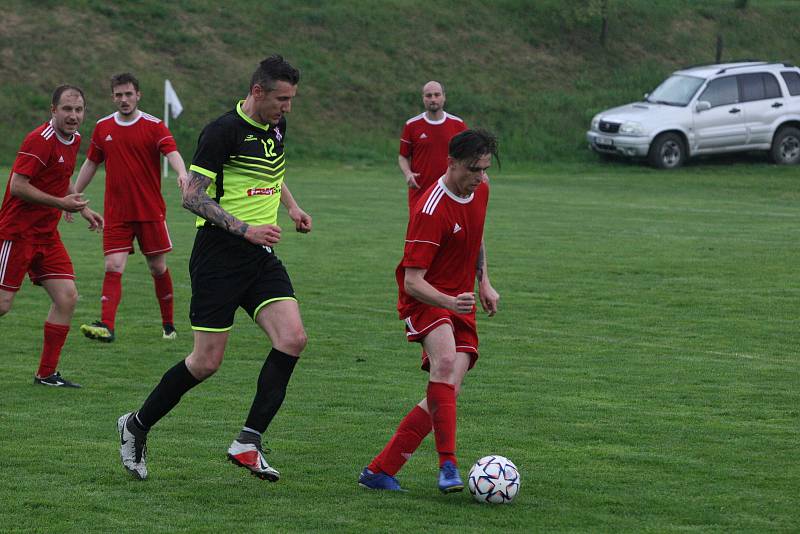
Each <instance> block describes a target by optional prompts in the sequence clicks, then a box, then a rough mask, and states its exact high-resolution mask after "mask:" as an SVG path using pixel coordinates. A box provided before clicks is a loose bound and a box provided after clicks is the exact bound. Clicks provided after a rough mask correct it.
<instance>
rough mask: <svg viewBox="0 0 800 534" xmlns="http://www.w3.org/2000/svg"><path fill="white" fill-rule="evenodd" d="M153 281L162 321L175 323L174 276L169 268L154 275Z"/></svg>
mask: <svg viewBox="0 0 800 534" xmlns="http://www.w3.org/2000/svg"><path fill="white" fill-rule="evenodd" d="M153 283H154V284H155V286H156V298H157V299H158V305H159V306H160V307H161V322H162V323H163V324H173V320H172V307H173V305H172V303H173V299H172V277H171V276H170V275H169V269H167V270H166V271H164V272H163V273H161V274H159V275H157V276H156V275H153Z"/></svg>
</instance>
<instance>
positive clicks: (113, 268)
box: [105, 256, 125, 273]
mask: <svg viewBox="0 0 800 534" xmlns="http://www.w3.org/2000/svg"><path fill="white" fill-rule="evenodd" d="M105 269H106V272H107V273H109V272H111V273H121V272H123V271H124V270H125V262H124V261H122V260H120V259H118V258H116V257H113V256H106V260H105Z"/></svg>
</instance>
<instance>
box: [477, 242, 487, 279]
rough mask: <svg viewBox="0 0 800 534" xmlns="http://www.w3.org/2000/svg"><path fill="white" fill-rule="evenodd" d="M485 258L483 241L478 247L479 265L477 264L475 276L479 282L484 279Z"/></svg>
mask: <svg viewBox="0 0 800 534" xmlns="http://www.w3.org/2000/svg"><path fill="white" fill-rule="evenodd" d="M485 258H486V253H485V252H484V250H483V243H481V248H480V249H478V265H476V266H475V267H476V270H475V278H477V280H478V282H482V281H483V262H484V260H485Z"/></svg>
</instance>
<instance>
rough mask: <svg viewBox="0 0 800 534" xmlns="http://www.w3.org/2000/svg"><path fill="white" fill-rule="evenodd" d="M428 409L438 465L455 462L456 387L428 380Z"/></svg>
mask: <svg viewBox="0 0 800 534" xmlns="http://www.w3.org/2000/svg"><path fill="white" fill-rule="evenodd" d="M428 409H429V410H430V411H431V420H432V421H433V435H434V437H435V438H436V452H438V453H439V467H441V466H442V464H443V463H444V462H446V461H448V460H449V461H451V462H453V463H454V464H456V465H458V463H457V462H456V388H455V386H453V385H452V384H446V383H444V382H428Z"/></svg>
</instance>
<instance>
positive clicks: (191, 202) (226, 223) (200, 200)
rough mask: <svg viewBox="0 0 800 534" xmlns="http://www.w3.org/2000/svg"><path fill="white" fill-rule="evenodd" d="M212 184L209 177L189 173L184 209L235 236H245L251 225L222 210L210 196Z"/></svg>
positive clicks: (184, 195) (184, 194)
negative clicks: (209, 189) (208, 191)
mask: <svg viewBox="0 0 800 534" xmlns="http://www.w3.org/2000/svg"><path fill="white" fill-rule="evenodd" d="M210 184H211V179H210V178H209V177H207V176H203V175H202V174H200V173H198V172H195V171H191V172H189V178H188V179H187V180H186V185H185V187H184V191H183V207H184V208H186V209H187V210H189V211H191V212H192V213H194V214H195V215H199V216H200V217H202V218H204V219H205V220H207V221H209V222H212V223H214V224H216V225H217V226H219V227H220V228H223V229H225V230H227V231H228V232H230V233H232V234H234V235H239V236H244V234H245V233H246V232H247V228H248V227H249V225H248V224H247V223H245V222H242V221H240V220H239V219H237V218H236V217H234V216H233V215H231V214H230V213H228V212H227V211H225V210H224V209H222V207H221V206H220V205H219V204H218V203H217V202H215V201H214V200H213V199H212V198H211V197H209V196H208V193H206V189H207V188H208V186H209V185H210Z"/></svg>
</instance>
